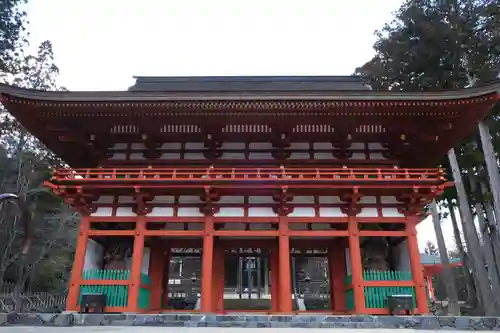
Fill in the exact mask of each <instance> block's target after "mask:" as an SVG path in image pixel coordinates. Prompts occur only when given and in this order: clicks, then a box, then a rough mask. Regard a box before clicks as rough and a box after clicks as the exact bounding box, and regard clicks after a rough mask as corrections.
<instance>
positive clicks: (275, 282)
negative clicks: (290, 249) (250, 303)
mask: <svg viewBox="0 0 500 333" xmlns="http://www.w3.org/2000/svg"><path fill="white" fill-rule="evenodd" d="M269 268H270V271H271V279H270V280H271V281H270V282H271V312H278V311H279V310H280V303H279V288H278V286H279V254H278V244H277V243H276V242H275V243H274V245H273V247H272V248H271V252H270V257H269Z"/></svg>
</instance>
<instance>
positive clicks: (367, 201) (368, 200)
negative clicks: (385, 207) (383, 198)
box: [359, 196, 377, 204]
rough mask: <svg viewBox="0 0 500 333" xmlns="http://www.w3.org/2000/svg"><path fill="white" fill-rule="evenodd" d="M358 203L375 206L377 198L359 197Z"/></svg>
mask: <svg viewBox="0 0 500 333" xmlns="http://www.w3.org/2000/svg"><path fill="white" fill-rule="evenodd" d="M359 203H363V204H375V203H377V197H373V196H365V197H361V199H359Z"/></svg>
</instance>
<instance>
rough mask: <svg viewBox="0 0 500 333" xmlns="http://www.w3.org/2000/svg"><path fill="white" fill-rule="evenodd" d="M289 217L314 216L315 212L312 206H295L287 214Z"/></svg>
mask: <svg viewBox="0 0 500 333" xmlns="http://www.w3.org/2000/svg"><path fill="white" fill-rule="evenodd" d="M288 216H290V217H314V216H316V212H315V210H314V207H295V208H294V210H293V212H292V213H291V214H289V215H288Z"/></svg>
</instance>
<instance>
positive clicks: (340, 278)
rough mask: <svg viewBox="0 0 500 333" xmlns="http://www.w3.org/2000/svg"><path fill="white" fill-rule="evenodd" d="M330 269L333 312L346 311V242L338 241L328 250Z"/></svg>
mask: <svg viewBox="0 0 500 333" xmlns="http://www.w3.org/2000/svg"><path fill="white" fill-rule="evenodd" d="M328 267H329V274H330V298H331V303H332V310H333V311H335V312H345V311H346V299H345V291H344V278H345V277H346V275H347V267H346V261H345V240H344V239H340V240H337V241H336V243H335V244H333V245H332V246H331V247H330V248H329V249H328Z"/></svg>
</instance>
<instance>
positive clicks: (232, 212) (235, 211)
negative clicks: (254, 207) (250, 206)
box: [214, 207, 245, 217]
mask: <svg viewBox="0 0 500 333" xmlns="http://www.w3.org/2000/svg"><path fill="white" fill-rule="evenodd" d="M214 216H216V217H242V216H245V209H243V208H242V207H220V208H219V211H218V212H217V213H215V215H214Z"/></svg>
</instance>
